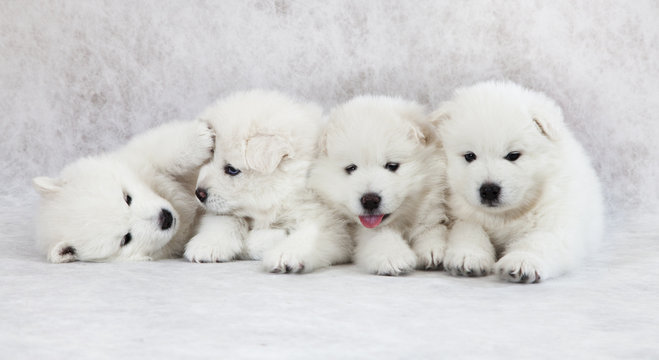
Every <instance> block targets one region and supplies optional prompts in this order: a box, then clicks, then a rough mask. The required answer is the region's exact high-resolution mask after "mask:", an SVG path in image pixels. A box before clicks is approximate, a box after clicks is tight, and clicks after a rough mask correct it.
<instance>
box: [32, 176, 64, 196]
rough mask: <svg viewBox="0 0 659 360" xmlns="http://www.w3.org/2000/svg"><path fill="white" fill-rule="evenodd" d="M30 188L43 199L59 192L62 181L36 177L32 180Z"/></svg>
mask: <svg viewBox="0 0 659 360" xmlns="http://www.w3.org/2000/svg"><path fill="white" fill-rule="evenodd" d="M32 186H33V187H34V189H35V190H37V192H38V193H39V194H40V195H41V196H42V197H43V196H48V195H52V194H55V193H57V192H58V191H60V190H61V189H62V181H61V180H59V179H55V178H49V177H46V176H38V177H35V178H34V179H32Z"/></svg>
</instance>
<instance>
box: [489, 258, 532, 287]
mask: <svg viewBox="0 0 659 360" xmlns="http://www.w3.org/2000/svg"><path fill="white" fill-rule="evenodd" d="M494 271H495V273H496V274H497V275H498V276H499V277H500V278H501V279H502V280H506V281H510V282H516V283H538V282H540V280H542V278H543V270H542V261H541V260H540V259H539V258H538V257H537V256H535V255H533V254H530V253H526V252H522V251H513V252H511V253H509V254H506V255H505V256H503V257H502V258H501V259H499V261H497V263H496V264H495V270H494Z"/></svg>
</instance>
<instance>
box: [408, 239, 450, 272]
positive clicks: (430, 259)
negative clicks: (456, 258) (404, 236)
mask: <svg viewBox="0 0 659 360" xmlns="http://www.w3.org/2000/svg"><path fill="white" fill-rule="evenodd" d="M412 249H413V250H414V253H416V257H417V269H423V270H437V269H440V268H441V266H442V261H444V253H445V252H446V243H445V242H444V241H433V242H424V243H418V244H414V246H413V247H412Z"/></svg>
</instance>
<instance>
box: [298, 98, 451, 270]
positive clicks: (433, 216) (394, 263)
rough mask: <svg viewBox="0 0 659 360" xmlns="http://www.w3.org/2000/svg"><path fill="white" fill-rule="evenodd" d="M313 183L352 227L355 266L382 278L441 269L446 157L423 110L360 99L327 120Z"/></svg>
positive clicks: (404, 103) (405, 104) (398, 102)
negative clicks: (421, 269)
mask: <svg viewBox="0 0 659 360" xmlns="http://www.w3.org/2000/svg"><path fill="white" fill-rule="evenodd" d="M320 142H321V152H320V155H319V157H318V159H317V161H316V163H315V165H314V167H313V169H312V171H311V173H310V180H309V181H310V185H311V187H312V188H313V189H315V190H316V191H317V192H318V193H319V194H320V195H321V196H322V198H323V199H324V201H326V202H327V203H328V204H330V205H331V206H332V207H333V208H335V209H336V211H338V212H339V213H341V214H342V216H343V218H344V219H345V221H346V222H347V223H349V224H350V225H351V227H352V228H353V235H354V238H355V239H356V242H357V247H356V249H355V254H354V260H355V262H356V263H357V264H358V265H359V266H361V267H362V268H364V269H366V270H367V271H369V272H371V273H375V274H380V275H398V274H401V273H405V272H409V271H412V270H413V269H415V268H416V267H420V268H424V269H435V268H438V267H439V266H440V265H441V263H442V259H443V258H444V251H445V247H446V236H447V235H446V233H447V229H446V226H447V221H448V219H447V217H446V215H445V204H444V201H445V190H446V186H445V181H444V175H443V174H444V157H443V153H442V151H441V147H440V143H439V141H438V139H437V136H436V135H435V132H434V130H433V128H432V127H431V125H430V123H428V122H427V120H426V119H425V113H424V109H423V108H422V107H421V106H420V105H418V104H416V103H413V102H410V101H405V100H401V99H397V98H390V97H385V96H379V97H370V96H365V97H358V98H355V99H353V100H351V101H349V102H347V103H346V104H343V105H341V106H338V107H337V108H336V109H334V110H333V111H332V112H331V114H330V120H329V123H328V124H327V126H326V128H325V130H324V134H323V135H322V137H321V141H320Z"/></svg>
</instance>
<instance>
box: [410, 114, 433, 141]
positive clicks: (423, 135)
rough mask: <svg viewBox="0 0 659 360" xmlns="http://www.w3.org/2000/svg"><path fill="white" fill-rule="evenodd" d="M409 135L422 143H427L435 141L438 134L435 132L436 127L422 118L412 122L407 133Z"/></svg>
mask: <svg viewBox="0 0 659 360" xmlns="http://www.w3.org/2000/svg"><path fill="white" fill-rule="evenodd" d="M407 137H408V138H409V139H411V140H413V141H416V142H418V143H420V144H423V145H426V144H430V143H432V142H433V141H435V139H436V138H437V135H436V134H435V129H434V128H433V127H432V126H431V125H430V123H428V122H426V121H423V120H421V121H419V122H415V123H412V124H410V130H409V132H408V133H407Z"/></svg>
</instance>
